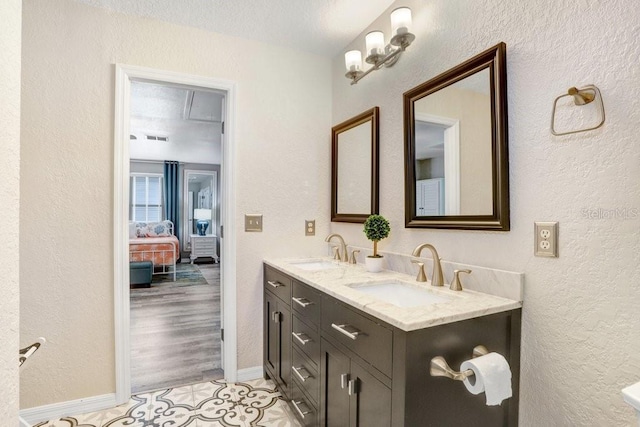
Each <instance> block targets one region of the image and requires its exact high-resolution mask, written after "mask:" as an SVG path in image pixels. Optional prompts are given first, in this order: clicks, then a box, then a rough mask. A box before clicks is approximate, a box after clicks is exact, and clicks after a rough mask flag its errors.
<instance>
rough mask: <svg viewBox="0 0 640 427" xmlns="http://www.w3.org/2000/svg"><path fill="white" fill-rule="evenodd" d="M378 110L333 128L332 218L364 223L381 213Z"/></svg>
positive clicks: (336, 220)
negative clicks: (373, 215) (379, 210)
mask: <svg viewBox="0 0 640 427" xmlns="http://www.w3.org/2000/svg"><path fill="white" fill-rule="evenodd" d="M378 116H379V109H378V107H374V108H372V109H370V110H368V111H365V112H364V113H362V114H359V115H357V116H356V117H353V118H351V119H349V120H347V121H346V122H343V123H340V124H339V125H336V126H334V127H333V128H332V129H331V221H333V222H360V223H364V221H365V220H366V219H367V217H368V216H369V215H371V214H374V213H378V209H379V202H378V163H379V162H378V136H379V118H378Z"/></svg>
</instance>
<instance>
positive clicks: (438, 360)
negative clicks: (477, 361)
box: [429, 345, 489, 381]
mask: <svg viewBox="0 0 640 427" xmlns="http://www.w3.org/2000/svg"><path fill="white" fill-rule="evenodd" d="M486 354H489V350H487V347H485V346H483V345H477V346H475V347H474V348H473V357H474V358H476V357H480V356H484V355H486ZM429 373H430V374H431V376H432V377H447V378H451V379H452V380H455V381H464V380H465V379H467V378H469V377H470V376H472V375H473V371H472V370H471V369H467V370H466V371H462V372H458V371H454V370H453V369H451V367H450V366H449V364H448V363H447V361H446V360H445V358H444V357H442V356H436V357H434V358H433V359H431V364H430V368H429Z"/></svg>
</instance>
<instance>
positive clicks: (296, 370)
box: [291, 366, 311, 382]
mask: <svg viewBox="0 0 640 427" xmlns="http://www.w3.org/2000/svg"><path fill="white" fill-rule="evenodd" d="M291 370H292V371H293V373H294V374H296V375H297V376H298V378H300V381H302V382H305V381H307V378H311V374H309V372H308V371H307V370H306V369H305V368H304V367H302V366H300V367H299V368H296V367H295V366H292V367H291ZM301 372H302V373H301Z"/></svg>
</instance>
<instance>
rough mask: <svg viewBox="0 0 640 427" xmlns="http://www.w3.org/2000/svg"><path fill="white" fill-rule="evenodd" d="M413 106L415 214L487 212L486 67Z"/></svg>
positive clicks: (489, 206)
mask: <svg viewBox="0 0 640 427" xmlns="http://www.w3.org/2000/svg"><path fill="white" fill-rule="evenodd" d="M414 109H415V123H414V126H415V141H416V142H415V144H416V149H415V155H416V161H415V171H416V212H415V214H416V215H417V216H441V215H447V216H449V215H491V214H492V213H493V190H492V188H491V187H492V168H491V156H492V154H491V82H490V76H489V69H488V68H485V69H484V70H481V71H478V72H477V73H475V74H473V75H471V76H469V77H467V78H465V79H463V80H460V81H458V82H456V83H454V84H452V85H450V86H447V87H445V88H443V89H441V90H439V91H437V92H434V93H432V94H430V95H429V96H425V97H424V98H422V99H419V100H417V101H416V102H415V104H414Z"/></svg>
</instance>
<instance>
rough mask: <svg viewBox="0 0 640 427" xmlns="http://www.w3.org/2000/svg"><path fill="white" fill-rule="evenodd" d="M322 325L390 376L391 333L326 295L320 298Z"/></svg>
mask: <svg viewBox="0 0 640 427" xmlns="http://www.w3.org/2000/svg"><path fill="white" fill-rule="evenodd" d="M322 328H323V329H324V331H326V333H327V335H330V336H331V337H332V338H333V339H334V340H336V341H338V342H339V343H341V344H343V345H344V346H346V347H347V348H349V349H350V350H351V351H353V352H354V353H356V354H357V355H358V356H360V357H361V358H362V359H364V360H365V361H367V362H369V363H370V364H371V365H373V366H374V367H375V368H377V369H378V370H379V371H380V372H382V373H383V374H385V375H387V376H389V377H391V374H392V371H391V366H392V363H391V359H392V355H393V351H392V348H391V347H392V344H393V333H392V331H391V330H390V329H387V328H386V327H384V326H382V325H379V324H377V323H375V322H374V321H373V320H370V319H368V318H366V317H364V316H362V315H360V314H358V313H356V312H355V311H353V310H351V309H350V308H348V307H346V306H344V305H342V304H340V303H338V302H335V301H334V300H331V299H329V298H327V297H323V301H322Z"/></svg>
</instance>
